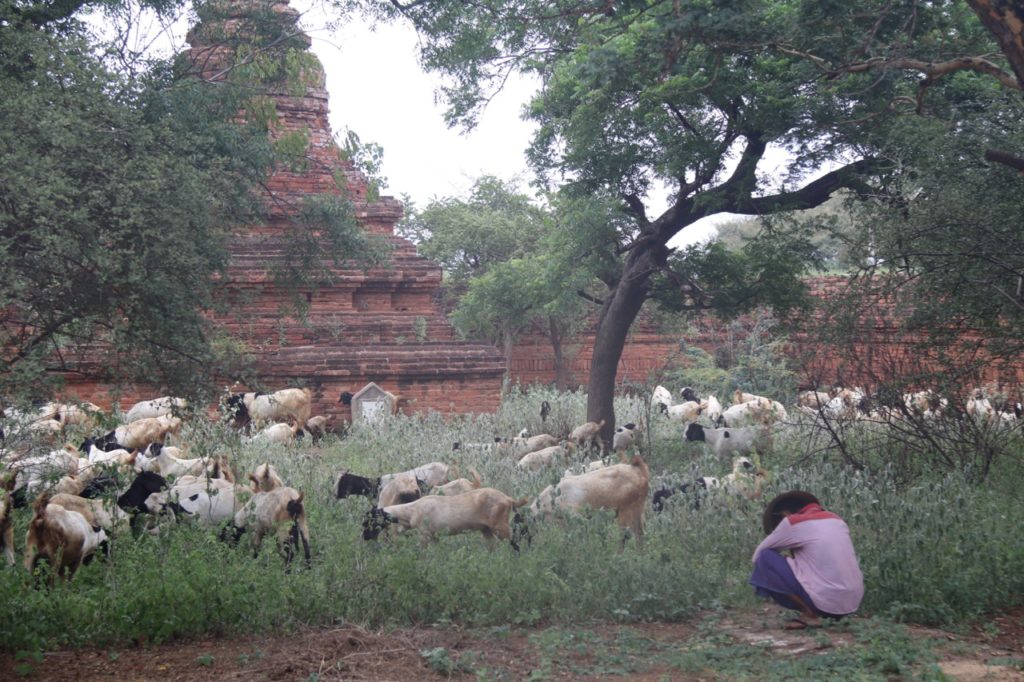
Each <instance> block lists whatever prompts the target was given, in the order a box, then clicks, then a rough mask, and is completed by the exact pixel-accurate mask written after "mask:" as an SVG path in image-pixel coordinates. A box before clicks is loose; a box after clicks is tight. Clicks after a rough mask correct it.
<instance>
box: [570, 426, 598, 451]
mask: <svg viewBox="0 0 1024 682" xmlns="http://www.w3.org/2000/svg"><path fill="white" fill-rule="evenodd" d="M604 424H605V421H604V419H602V420H601V421H599V422H587V423H586V424H580V425H579V426H577V427H576V428H575V429H573V430H572V433H570V434H569V441H570V442H572V443H574V444H575V445H577V446H578V447H581V448H582V447H584V446H586V447H587V449H588V450H592V449H593V447H594V440H595V439H596V438H597V437H598V436H599V435H600V433H601V429H603V428H604Z"/></svg>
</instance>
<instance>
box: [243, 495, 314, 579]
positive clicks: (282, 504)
mask: <svg viewBox="0 0 1024 682" xmlns="http://www.w3.org/2000/svg"><path fill="white" fill-rule="evenodd" d="M302 500H303V493H301V492H299V491H298V490H296V489H295V488H289V487H287V486H281V487H278V488H274V489H273V490H270V491H268V492H260V493H256V494H255V495H253V497H252V499H251V500H249V502H248V503H247V504H246V505H245V507H243V508H242V509H240V510H239V511H238V513H236V514H235V517H234V528H235V538H236V539H237V538H238V537H239V536H240V535H241V533H243V532H245V530H247V529H249V528H252V531H253V543H252V544H253V556H254V557H255V556H259V553H260V545H261V544H262V543H263V538H264V536H266V535H267V534H268V533H273V534H274V535H275V536H276V537H277V546H278V549H279V550H281V551H282V552H283V553H284V557H285V564H286V565H288V564H290V563H291V561H292V557H293V556H294V552H297V551H298V549H299V542H300V541H301V542H302V553H303V557H304V558H305V561H306V566H310V565H312V557H311V556H310V551H309V526H308V525H307V523H306V509H305V507H304V506H303V505H302ZM293 545H294V550H293V549H292V546H293Z"/></svg>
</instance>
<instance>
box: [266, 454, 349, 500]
mask: <svg viewBox="0 0 1024 682" xmlns="http://www.w3.org/2000/svg"><path fill="white" fill-rule="evenodd" d="M249 480H250V481H251V482H252V491H253V492H254V493H269V492H270V491H271V490H273V489H274V488H280V487H281V486H283V485H284V481H283V480H281V477H280V476H279V475H278V473H277V469H275V468H274V465H273V464H270V463H268V462H264V463H263V464H260V465H259V466H258V467H256V471H254V472H253V473H251V474H249ZM339 497H340V495H339Z"/></svg>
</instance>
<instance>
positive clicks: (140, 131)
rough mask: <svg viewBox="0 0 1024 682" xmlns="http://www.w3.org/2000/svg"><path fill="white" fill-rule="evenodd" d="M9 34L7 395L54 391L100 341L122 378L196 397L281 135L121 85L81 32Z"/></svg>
mask: <svg viewBox="0 0 1024 682" xmlns="http://www.w3.org/2000/svg"><path fill="white" fill-rule="evenodd" d="M0 33H2V39H0V42H2V44H3V48H0V63H3V64H4V66H5V68H3V69H2V70H0V79H2V89H3V91H4V93H5V96H4V98H3V101H2V102H0V116H2V118H3V120H4V126H3V130H2V131H0V155H2V157H3V159H4V163H3V169H2V170H0V187H2V189H0V206H2V207H3V208H0V239H2V242H3V246H2V249H0V260H2V268H0V269H2V271H3V275H2V281H0V308H2V309H3V310H4V311H5V314H4V319H3V325H2V328H3V338H2V343H3V346H4V348H5V362H4V366H3V372H2V373H0V383H2V390H3V392H5V393H6V392H9V391H12V390H13V391H17V390H20V389H22V388H26V387H27V386H26V385H25V384H24V383H23V382H25V381H26V380H29V379H32V380H34V381H33V383H32V384H29V385H31V386H32V388H33V390H34V391H36V392H45V390H46V389H45V388H44V387H45V380H46V379H48V378H49V377H46V375H45V371H46V368H48V367H50V366H52V365H53V364H54V362H56V363H57V364H58V366H59V364H60V362H61V358H63V360H64V361H69V360H72V359H73V349H75V348H80V347H82V346H84V345H86V344H90V343H93V342H98V341H99V342H103V346H102V347H101V348H100V349H99V352H100V353H101V355H100V356H98V357H94V358H93V360H96V361H98V364H99V365H100V366H105V367H107V368H109V370H110V371H111V372H112V374H116V378H117V379H119V380H124V381H134V380H138V379H140V378H143V377H144V378H146V379H149V380H150V381H152V382H154V383H168V384H174V385H178V386H183V385H185V386H187V385H189V384H190V383H191V382H192V381H193V380H192V379H190V378H189V377H194V376H195V375H196V374H197V373H196V371H195V368H196V365H197V364H198V365H204V364H207V363H208V362H209V361H210V348H209V338H210V331H209V324H208V322H207V320H206V318H205V317H204V315H203V310H204V308H209V307H210V306H211V305H212V303H213V283H212V279H211V276H212V275H213V274H214V273H217V272H220V271H222V270H223V267H224V265H225V262H226V253H225V250H224V248H223V236H224V234H225V230H226V229H228V228H229V227H230V225H231V224H232V222H233V221H235V220H242V219H247V218H251V216H252V215H253V212H254V208H255V207H254V203H253V201H252V196H251V194H250V186H251V180H253V179H255V178H258V177H260V176H261V175H262V174H263V173H264V172H265V169H266V167H267V163H268V162H269V160H270V158H271V156H270V154H269V149H268V143H267V141H266V139H265V137H263V136H262V135H261V134H259V133H258V132H257V131H255V130H253V129H250V128H247V127H245V126H241V125H239V124H237V123H234V122H232V121H231V120H230V116H229V115H228V112H229V111H233V110H235V107H237V104H238V100H237V99H235V98H234V96H233V94H232V93H229V92H225V91H217V90H216V89H214V88H210V87H208V86H205V85H204V84H201V83H198V82H193V83H182V84H180V85H178V86H176V87H172V83H171V81H169V80H166V78H165V77H166V76H167V74H161V72H159V71H154V73H153V74H152V77H151V78H149V79H143V80H140V81H137V82H134V83H131V82H125V81H123V80H120V79H118V78H117V77H115V76H114V75H113V74H111V73H109V72H108V71H106V70H105V69H104V67H103V66H102V65H101V64H100V63H99V61H98V60H97V59H96V58H95V57H94V56H92V54H91V51H90V48H89V46H88V44H87V42H86V40H85V38H84V35H82V33H81V31H80V30H67V31H63V32H60V33H57V32H53V33H47V32H44V31H36V30H32V29H29V28H26V27H23V26H18V25H16V24H11V23H2V24H0ZM55 354H56V356H55Z"/></svg>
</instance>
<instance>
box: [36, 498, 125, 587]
mask: <svg viewBox="0 0 1024 682" xmlns="http://www.w3.org/2000/svg"><path fill="white" fill-rule="evenodd" d="M32 510H33V512H34V516H33V517H32V520H31V521H30V522H29V525H28V532H27V533H26V534H25V568H27V569H28V570H29V571H32V570H35V567H36V566H37V565H38V564H39V562H40V561H41V560H42V559H46V560H47V561H49V562H50V565H51V566H53V569H54V574H58V575H61V576H65V577H66V578H67V579H68V580H70V579H71V578H73V577H74V575H75V572H76V571H77V570H78V568H79V567H80V566H81V565H82V564H83V563H85V562H86V561H87V560H89V559H90V558H91V557H92V555H93V554H94V553H95V552H96V550H97V549H99V548H100V547H102V546H105V543H106V541H107V534H106V532H105V531H104V530H103V529H102V528H93V527H92V526H91V525H90V524H89V522H88V521H86V519H85V517H84V516H82V515H81V514H79V513H78V512H75V511H69V510H67V509H65V508H64V507H62V506H60V505H59V504H50V501H49V496H48V495H46V494H45V493H44V494H43V495H40V496H39V497H38V498H37V499H36V501H35V503H34V504H33V505H32ZM51 581H52V575H51Z"/></svg>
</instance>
